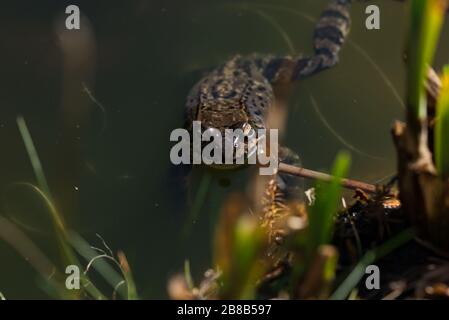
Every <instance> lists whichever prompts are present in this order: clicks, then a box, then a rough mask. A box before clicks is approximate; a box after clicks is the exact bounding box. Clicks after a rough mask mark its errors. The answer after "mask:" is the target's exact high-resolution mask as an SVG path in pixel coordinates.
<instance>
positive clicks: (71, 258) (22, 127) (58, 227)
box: [17, 116, 105, 299]
mask: <svg viewBox="0 0 449 320" xmlns="http://www.w3.org/2000/svg"><path fill="white" fill-rule="evenodd" d="M17 126H18V128H19V131H20V134H21V136H22V140H23V142H24V145H25V148H26V151H27V153H28V156H29V158H30V161H31V165H32V167H33V170H34V174H35V176H36V180H37V183H38V185H39V187H36V186H34V185H32V184H29V185H30V186H31V187H32V189H33V191H34V192H36V193H37V194H38V195H39V196H40V197H41V198H42V200H43V201H44V203H45V204H46V206H47V208H48V210H49V212H50V216H51V218H52V220H53V224H54V226H55V233H56V236H57V240H58V246H59V249H60V252H61V256H62V260H63V261H62V262H63V265H64V266H68V265H77V266H79V265H80V263H79V261H78V259H77V258H76V256H75V254H74V252H73V250H72V248H71V247H70V245H69V237H68V232H67V229H66V227H65V223H64V221H63V219H62V215H61V214H60V213H59V211H58V210H57V209H56V206H55V205H54V202H53V197H52V195H51V192H50V188H49V186H48V183H47V179H46V178H45V174H44V170H43V167H42V164H41V161H40V159H39V155H38V153H37V150H36V148H35V146H34V142H33V139H32V138H31V134H30V132H29V130H28V126H27V125H26V122H25V119H23V117H22V116H19V117H17ZM81 282H82V283H83V285H84V284H85V285H84V288H85V289H86V292H87V293H89V294H90V295H91V296H92V297H93V298H95V299H105V296H104V295H103V294H102V293H101V292H100V291H99V290H98V289H97V288H96V287H95V286H94V285H93V284H91V283H90V281H89V279H88V278H87V277H84V276H82V277H81Z"/></svg>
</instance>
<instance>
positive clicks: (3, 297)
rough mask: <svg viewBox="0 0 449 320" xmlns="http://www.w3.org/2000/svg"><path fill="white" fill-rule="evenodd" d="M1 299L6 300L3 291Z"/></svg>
mask: <svg viewBox="0 0 449 320" xmlns="http://www.w3.org/2000/svg"><path fill="white" fill-rule="evenodd" d="M0 300H6V298H5V296H4V295H3V293H1V292H0Z"/></svg>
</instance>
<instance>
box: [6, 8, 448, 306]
mask: <svg viewBox="0 0 449 320" xmlns="http://www.w3.org/2000/svg"><path fill="white" fill-rule="evenodd" d="M36 2H37V1H34V2H32V1H29V2H25V1H15V2H14V4H9V5H6V4H3V3H2V4H0V39H1V41H0V46H1V48H0V65H1V69H0V70H1V74H0V106H1V108H0V115H1V116H0V148H1V149H0V150H1V151H2V154H1V158H0V163H1V165H0V190H1V195H2V197H1V200H0V204H1V211H0V214H1V215H3V216H6V217H9V218H12V219H14V220H16V221H17V222H18V223H19V224H21V225H22V228H23V230H26V231H27V235H28V236H29V237H30V238H31V239H32V240H33V241H34V242H35V243H36V244H37V245H39V246H40V247H41V248H42V250H43V251H44V252H45V253H46V254H48V256H49V257H51V258H52V259H56V257H57V254H56V248H55V242H54V236H52V234H51V227H50V223H49V221H48V218H47V217H46V215H45V213H44V212H43V210H42V209H40V208H39V206H38V205H37V201H36V199H33V196H32V194H30V193H29V192H27V190H26V189H24V188H20V187H14V186H12V184H13V183H15V182H23V181H28V182H33V183H34V182H35V178H34V174H33V171H32V168H31V165H30V162H29V159H28V157H27V154H26V152H25V149H24V146H23V143H22V141H21V137H20V135H19V132H18V130H17V125H16V117H17V115H18V114H22V115H23V116H24V118H25V120H26V121H27V123H28V126H29V129H30V132H31V134H32V136H33V138H34V141H35V144H36V147H37V149H38V152H39V155H40V157H41V160H42V162H43V166H44V170H45V173H46V175H47V178H48V181H49V184H50V188H51V189H52V192H53V194H54V197H55V199H56V202H57V205H58V207H59V209H60V210H61V212H63V213H64V216H65V218H66V219H67V221H68V224H69V225H70V226H71V227H72V228H73V229H75V230H77V231H79V232H80V233H81V234H82V235H83V236H84V237H86V238H87V239H88V240H89V241H91V243H93V244H95V245H99V241H98V239H97V238H96V237H95V233H98V234H100V235H101V236H102V237H103V238H104V239H105V240H106V242H107V243H108V244H109V245H110V247H111V248H113V249H114V250H118V249H121V250H123V251H125V253H126V254H127V256H128V259H129V261H130V264H131V266H132V268H133V272H134V275H135V278H136V281H137V284H138V289H139V292H140V294H141V295H142V297H144V298H161V297H165V296H166V293H165V286H166V280H167V278H168V277H169V275H171V274H173V273H175V272H177V271H180V270H181V268H182V265H183V261H184V259H186V258H188V259H190V261H191V264H192V269H193V273H194V276H196V277H197V278H199V276H200V275H201V273H202V272H203V271H204V270H205V269H206V268H208V267H209V263H210V259H211V240H210V239H211V235H212V232H213V226H214V223H215V221H216V217H217V215H218V210H219V208H220V205H221V203H222V201H223V199H224V198H225V197H226V195H227V194H229V193H230V192H231V191H235V190H243V188H244V186H245V181H246V178H247V172H246V171H237V172H233V173H223V172H220V173H212V174H210V173H207V174H205V173H204V172H200V171H198V170H195V171H194V172H193V174H192V175H191V179H190V180H188V181H186V180H184V179H181V178H180V174H179V172H176V170H173V168H172V167H171V165H170V162H169V150H170V146H171V144H170V142H169V134H170V132H171V130H173V129H174V128H177V127H181V126H182V123H183V122H182V115H183V106H184V100H185V97H186V95H187V93H188V90H189V89H190V87H191V86H192V85H193V84H194V83H195V81H196V80H198V78H199V76H200V75H201V74H202V72H203V71H204V70H207V69H208V68H209V67H212V66H214V65H216V64H219V63H220V62H222V61H224V60H225V59H227V58H228V57H229V56H231V55H233V54H235V53H241V54H248V53H253V52H259V53H264V52H265V53H289V54H295V53H300V52H303V53H305V54H308V53H311V46H312V43H311V36H312V31H313V27H314V24H313V23H312V22H311V21H310V19H309V18H308V17H312V18H313V17H316V16H318V15H319V14H320V11H321V9H322V8H323V7H324V5H325V4H326V2H327V1H326V0H319V1H318V0H300V1H298V0H282V1H279V0H260V1H246V2H244V1H229V0H228V1H226V0H215V1H210V0H208V1H206V0H203V1H199V0H195V1H193V0H192V1H170V2H168V1H143V0H142V1H126V2H124V1H121V2H117V4H115V5H114V4H113V1H78V2H77V3H78V4H79V5H80V7H81V9H82V10H83V11H84V13H85V17H86V19H85V20H83V22H82V29H83V30H84V32H82V33H81V34H78V35H74V34H73V33H70V32H68V31H64V30H63V29H61V28H62V26H63V20H60V19H59V20H58V16H59V15H61V14H63V12H64V8H65V4H62V3H59V4H58V5H56V4H55V3H56V2H54V1H39V4H37V3H36ZM374 3H377V4H379V5H380V7H381V30H379V31H368V30H366V29H365V27H364V24H365V20H364V19H365V14H364V8H365V6H364V5H363V4H355V5H354V8H353V28H352V33H351V35H350V42H349V43H348V44H347V45H346V46H345V48H344V51H343V53H342V57H341V63H340V64H339V65H338V67H337V68H335V69H332V70H330V71H327V72H325V73H322V74H320V75H318V76H315V77H313V78H310V79H308V80H306V81H303V82H302V83H299V84H297V85H295V86H294V87H293V89H292V90H291V91H292V92H291V97H290V100H289V119H288V128H287V135H286V138H285V141H284V142H285V144H286V145H288V146H289V147H290V148H292V149H294V150H295V151H297V152H298V153H299V154H300V155H301V156H302V159H303V163H304V166H306V167H308V168H311V169H319V170H323V171H328V170H329V168H330V166H331V164H332V161H333V159H334V157H335V155H336V153H337V152H338V151H339V150H341V149H347V150H349V151H351V153H352V154H353V165H352V170H351V177H352V178H356V179H362V180H366V181H368V182H376V181H379V180H381V179H384V178H385V177H388V176H390V175H391V174H392V173H393V172H394V167H395V161H394V152H393V148H392V143H391V139H390V136H389V129H390V126H391V124H392V122H393V120H394V119H400V118H401V116H402V106H401V102H400V97H402V92H403V85H404V81H403V80H404V68H403V63H402V61H401V56H402V55H401V53H402V49H403V43H404V39H405V37H404V33H405V32H404V31H405V27H406V21H405V14H404V13H405V12H404V9H405V8H404V6H403V4H401V3H397V2H394V1H387V0H385V1H374ZM83 27H84V28H83ZM448 35H449V28H447V27H446V29H445V32H444V33H443V37H442V39H447V37H448ZM443 42H444V41H443ZM448 59H449V43H448V42H445V43H444V44H443V45H442V46H441V48H440V50H439V53H438V57H437V67H440V66H441V65H442V64H443V63H444V62H445V61H448ZM83 83H84V84H85V87H83V85H82V84H83ZM86 88H87V89H88V90H89V91H90V92H91V93H92V94H93V96H90V95H89V93H88V92H86V90H85V89H86ZM93 99H96V100H97V103H95V102H94V101H93ZM225 178H226V179H228V180H229V182H230V184H229V185H228V184H224V183H223V181H224V179H225ZM201 181H202V182H201ZM201 183H202V184H203V189H204V191H205V193H204V196H205V199H206V200H205V201H204V203H203V205H202V206H200V207H199V206H198V205H197V204H195V198H196V195H197V190H198V186H199V185H201ZM187 187H189V189H188V190H190V191H188V192H187V191H185V190H186V189H187ZM192 208H193V209H192ZM195 208H196V209H195ZM192 211H193V213H192ZM194 215H195V216H194ZM193 216H194V217H193ZM192 217H193V218H194V219H193V220H194V223H193V224H189V228H188V230H187V231H188V232H183V230H184V231H186V229H185V223H186V221H189V219H191V218H192ZM0 263H1V265H0V272H1V273H0V291H1V292H3V293H4V294H5V295H6V296H7V298H45V297H47V295H46V293H45V292H44V291H43V290H42V289H41V288H40V287H39V285H38V284H37V281H36V278H37V275H36V273H35V271H34V270H33V269H32V267H31V266H30V265H29V264H28V263H27V262H26V261H24V259H23V258H22V257H21V256H20V255H18V254H17V252H16V251H15V250H14V249H13V248H12V247H11V246H10V245H8V244H6V243H4V242H0Z"/></svg>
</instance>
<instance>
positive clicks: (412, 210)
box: [393, 0, 449, 249]
mask: <svg viewBox="0 0 449 320" xmlns="http://www.w3.org/2000/svg"><path fill="white" fill-rule="evenodd" d="M447 5H448V2H447V1H446V0H413V1H412V2H411V11H410V16H411V18H410V31H409V40H408V50H407V92H406V102H407V117H406V119H407V122H406V124H404V123H401V122H397V123H395V125H394V127H393V138H394V141H395V144H396V149H397V153H398V176H399V189H400V198H401V202H402V203H403V208H404V212H406V213H407V215H408V216H409V218H410V221H411V222H412V224H413V225H414V226H416V228H417V232H418V236H420V237H422V238H424V239H425V240H426V241H430V242H431V243H432V245H433V246H436V247H439V248H444V249H449V236H448V235H449V233H448V230H449V200H448V199H449V181H448V177H447V174H446V172H447V171H446V170H447V161H448V160H447V155H448V150H449V144H448V140H447V139H448V138H447V137H448V135H447V132H448V130H447V123H448V119H447V118H448V117H447V109H448V106H447V105H448V93H447V78H446V77H447V73H448V71H447V70H445V72H444V74H443V82H444V88H443V89H442V90H439V89H440V88H439V87H440V85H441V84H440V83H439V81H440V80H439V79H436V80H435V78H438V77H437V76H436V75H434V73H433V70H432V69H431V65H432V62H433V58H434V55H435V51H436V48H437V45H438V39H439V37H440V32H441V28H442V25H443V21H444V16H445V12H446V8H447ZM435 88H436V89H435ZM439 91H441V94H440V92H439ZM429 97H430V98H431V99H429ZM435 108H436V112H433V111H434V109H435ZM433 113H436V118H434V116H433ZM434 122H435V123H436V126H435V128H434V127H433V125H432V124H433V123H434ZM432 135H433V136H432ZM429 141H433V142H434V143H433V144H429Z"/></svg>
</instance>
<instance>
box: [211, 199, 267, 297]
mask: <svg viewBox="0 0 449 320" xmlns="http://www.w3.org/2000/svg"><path fill="white" fill-rule="evenodd" d="M265 244H266V234H265V233H264V230H263V229H262V228H261V227H260V223H259V221H258V219H257V218H256V217H255V216H253V215H249V214H248V213H247V207H246V205H245V201H244V200H243V199H242V198H241V197H240V196H237V195H234V196H231V198H230V199H229V200H228V201H227V202H226V204H225V207H224V208H223V210H222V213H221V218H220V221H219V224H218V226H217V230H216V233H215V245H214V256H215V257H214V262H215V266H216V268H217V269H218V270H219V273H220V274H221V276H220V278H219V283H220V290H219V297H220V298H222V299H254V298H255V296H256V283H257V281H258V280H259V279H260V277H261V275H262V274H263V272H264V267H263V265H262V264H261V263H259V262H260V259H261V255H262V253H263V248H264V247H265Z"/></svg>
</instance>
